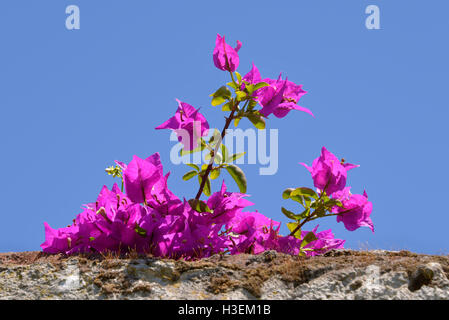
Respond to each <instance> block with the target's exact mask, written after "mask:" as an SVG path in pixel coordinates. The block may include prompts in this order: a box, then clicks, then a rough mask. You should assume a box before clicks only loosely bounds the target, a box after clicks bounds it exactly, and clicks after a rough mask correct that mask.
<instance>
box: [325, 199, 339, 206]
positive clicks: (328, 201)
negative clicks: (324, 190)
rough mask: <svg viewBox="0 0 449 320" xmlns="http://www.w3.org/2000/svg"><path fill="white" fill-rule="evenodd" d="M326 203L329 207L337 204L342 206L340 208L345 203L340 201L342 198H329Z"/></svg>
mask: <svg viewBox="0 0 449 320" xmlns="http://www.w3.org/2000/svg"><path fill="white" fill-rule="evenodd" d="M324 205H325V206H326V207H327V208H332V207H335V206H338V207H340V208H343V203H341V201H340V200H337V199H329V200H327V201H325V202H324Z"/></svg>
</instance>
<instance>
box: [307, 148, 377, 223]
mask: <svg viewBox="0 0 449 320" xmlns="http://www.w3.org/2000/svg"><path fill="white" fill-rule="evenodd" d="M301 164H302V165H303V166H305V167H306V168H307V170H309V171H310V173H311V174H312V179H313V183H314V185H315V187H316V188H317V189H318V192H319V193H327V194H328V195H330V196H331V197H332V198H333V199H336V200H338V201H340V202H341V205H340V206H333V207H332V209H331V211H332V212H333V213H335V214H336V215H337V222H343V224H344V225H345V227H346V229H348V230H349V231H354V230H356V229H358V228H360V227H363V226H366V227H369V228H370V229H371V231H373V232H374V226H373V222H372V221H371V218H370V215H371V211H372V209H373V206H372V203H371V202H369V201H368V195H367V193H366V191H364V192H363V195H359V194H351V192H350V191H349V190H350V187H346V178H347V171H348V170H350V169H353V168H356V167H358V165H354V164H350V163H345V162H344V160H342V161H340V160H338V158H337V157H336V156H335V155H333V154H332V153H330V152H329V151H328V150H327V149H326V148H325V147H323V148H322V149H321V156H320V157H318V158H316V159H315V160H314V161H313V163H312V166H311V167H309V166H308V165H306V164H305V163H301Z"/></svg>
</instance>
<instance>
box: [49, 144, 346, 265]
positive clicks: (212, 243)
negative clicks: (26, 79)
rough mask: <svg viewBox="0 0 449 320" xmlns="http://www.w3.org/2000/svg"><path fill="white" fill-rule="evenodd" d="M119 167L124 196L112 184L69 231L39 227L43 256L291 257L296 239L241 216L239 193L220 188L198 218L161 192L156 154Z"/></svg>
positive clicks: (326, 240) (330, 242)
mask: <svg viewBox="0 0 449 320" xmlns="http://www.w3.org/2000/svg"><path fill="white" fill-rule="evenodd" d="M121 167H122V168H124V170H123V178H124V181H125V188H126V194H125V193H123V192H122V191H121V190H120V189H119V187H118V186H117V184H114V186H113V187H112V189H111V190H109V189H108V188H107V187H106V186H104V187H103V189H102V190H101V192H100V194H99V196H98V198H97V201H96V202H94V203H90V204H87V205H85V208H84V210H83V212H81V213H80V214H78V216H77V217H76V218H75V219H74V221H73V224H72V225H70V226H68V227H65V228H60V229H56V230H55V229H52V228H51V227H50V226H49V225H48V224H47V223H45V238H46V240H45V242H44V243H43V244H42V245H41V247H42V249H43V251H44V252H46V253H65V254H74V253H86V252H105V251H114V252H128V251H130V250H134V251H136V252H139V253H147V254H152V255H154V256H158V257H169V258H176V259H178V258H185V259H197V258H202V257H208V256H210V255H212V254H218V253H228V252H229V253H232V254H237V253H242V252H246V253H255V254H257V253H260V252H263V251H265V250H271V249H273V250H278V251H281V252H285V253H291V254H297V253H298V252H299V251H298V248H299V245H297V243H296V242H298V241H299V240H298V239H295V238H293V237H282V236H280V235H279V233H278V230H279V226H280V223H279V222H276V221H273V220H271V219H269V218H267V217H265V216H264V215H262V214H260V213H258V212H244V211H243V209H245V208H246V207H248V206H251V205H253V203H251V202H250V201H248V200H246V199H245V198H246V197H247V195H246V194H242V193H235V192H234V193H232V192H227V188H226V185H225V183H224V182H223V184H222V187H221V190H220V191H218V192H215V193H213V194H212V195H211V196H210V197H209V199H208V201H207V206H208V208H210V210H208V211H207V212H206V211H205V212H198V211H196V210H194V209H192V207H191V205H190V204H189V203H188V202H186V201H181V200H180V199H179V198H178V197H176V196H175V195H174V194H173V193H172V192H171V191H170V190H169V189H168V187H167V178H168V176H169V174H167V175H165V176H164V175H163V168H162V164H161V162H160V157H159V154H158V153H156V154H154V155H152V156H151V157H149V158H147V159H141V158H139V157H137V156H134V158H133V160H132V161H131V162H130V163H129V164H128V165H125V164H123V163H121ZM209 211H210V212H209ZM312 232H314V233H316V229H315V230H313V231H312ZM304 236H305V234H304ZM316 237H317V240H315V241H314V242H311V243H309V244H308V247H309V248H316V249H317V250H321V249H322V248H324V247H326V248H328V249H329V248H330V247H332V248H334V247H335V248H337V247H341V245H342V244H343V242H342V240H335V239H333V236H332V234H331V233H330V231H325V232H321V233H316ZM296 247H297V248H296ZM314 252H315V250H313V251H311V253H310V255H313V254H315V253H314Z"/></svg>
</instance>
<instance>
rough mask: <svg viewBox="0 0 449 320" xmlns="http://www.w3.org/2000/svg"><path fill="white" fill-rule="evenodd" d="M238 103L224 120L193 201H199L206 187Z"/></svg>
mask: <svg viewBox="0 0 449 320" xmlns="http://www.w3.org/2000/svg"><path fill="white" fill-rule="evenodd" d="M239 103H240V102H238V101H236V103H235V104H234V105H233V106H232V111H231V114H230V115H229V117H228V118H226V122H225V126H224V128H223V130H222V131H221V139H220V140H219V141H217V145H216V146H215V150H214V154H213V155H212V157H211V159H210V161H209V165H208V166H207V169H206V172H204V175H202V177H201V185H200V189H199V190H198V193H197V194H196V197H195V200H199V199H200V197H201V194H202V193H203V189H204V186H205V185H206V180H207V179H208V178H209V174H210V172H211V170H212V167H213V165H214V160H215V157H216V155H217V153H218V150H219V149H220V146H221V142H222V141H223V139H224V137H225V135H226V130H227V129H228V128H229V125H230V124H231V122H232V120H233V119H234V113H235V111H236V110H237V107H238V105H239Z"/></svg>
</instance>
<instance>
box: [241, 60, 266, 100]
mask: <svg viewBox="0 0 449 320" xmlns="http://www.w3.org/2000/svg"><path fill="white" fill-rule="evenodd" d="M242 80H243V81H244V82H248V83H249V84H257V83H259V82H262V78H261V76H260V72H259V69H257V67H256V66H255V65H254V63H253V67H252V69H251V70H250V71H249V72H248V73H247V74H246V75H245V76H244V77H243V79H242ZM244 82H243V83H242V86H241V90H244V89H245V87H246V85H245V83H244ZM261 90H262V89H258V90H256V91H255V92H253V96H254V97H257V96H258V94H259V92H261Z"/></svg>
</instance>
